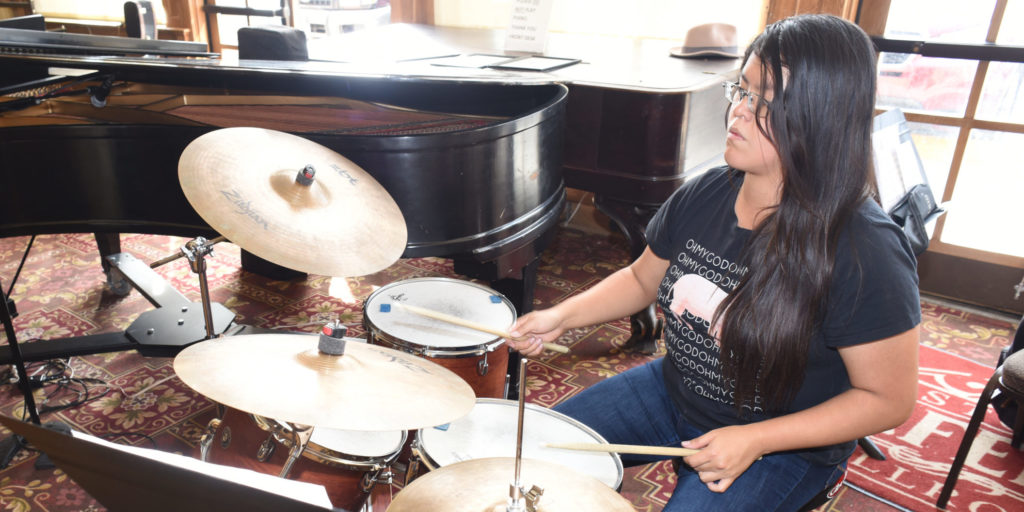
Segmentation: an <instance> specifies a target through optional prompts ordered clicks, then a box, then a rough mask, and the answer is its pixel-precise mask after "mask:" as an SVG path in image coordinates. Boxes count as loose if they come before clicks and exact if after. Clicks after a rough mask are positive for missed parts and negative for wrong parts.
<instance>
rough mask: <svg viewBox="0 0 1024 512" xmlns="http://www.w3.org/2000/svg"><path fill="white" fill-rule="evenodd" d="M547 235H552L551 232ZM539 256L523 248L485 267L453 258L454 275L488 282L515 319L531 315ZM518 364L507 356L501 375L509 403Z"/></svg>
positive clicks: (516, 391)
mask: <svg viewBox="0 0 1024 512" xmlns="http://www.w3.org/2000/svg"><path fill="white" fill-rule="evenodd" d="M551 232H552V233H553V231H551ZM542 245H543V246H546V245H547V242H546V241H544V242H542ZM540 252H541V251H540V250H538V249H537V248H535V247H526V248H523V249H521V250H519V251H514V252H513V253H510V254H506V255H504V256H503V257H502V258H500V259H499V261H492V262H487V263H479V262H476V261H473V260H471V259H468V258H455V260H454V262H455V273H457V274H461V275H464V276H468V277H472V278H476V279H483V280H485V281H488V282H489V283H490V285H491V288H493V289H494V290H495V291H497V292H499V293H501V294H502V295H504V296H505V297H506V298H508V300H509V301H511V302H512V305H513V306H515V308H516V315H517V317H518V316H522V315H525V314H526V313H529V312H530V311H533V294H534V289H535V285H536V284H537V267H538V266H539V265H540V257H539V255H540ZM506 257H507V258H506ZM525 257H529V258H531V259H530V261H529V263H526V264H525V265H524V266H522V267H521V268H520V269H519V270H516V268H515V267H516V266H518V265H522V259H521V258H525ZM502 276H513V277H502ZM519 360H520V356H519V352H515V351H513V352H512V353H510V354H509V360H508V369H507V370H506V371H507V373H506V375H505V376H506V382H507V383H508V389H507V390H506V393H505V398H507V399H509V400H516V399H518V398H519V374H518V373H517V372H516V370H517V369H518V368H519Z"/></svg>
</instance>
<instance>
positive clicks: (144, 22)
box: [124, 0, 156, 39]
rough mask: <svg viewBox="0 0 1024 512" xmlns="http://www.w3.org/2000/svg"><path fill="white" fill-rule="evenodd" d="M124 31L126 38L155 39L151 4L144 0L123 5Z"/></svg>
mask: <svg viewBox="0 0 1024 512" xmlns="http://www.w3.org/2000/svg"><path fill="white" fill-rule="evenodd" d="M124 31H125V34H127V35H128V37H134V38H137V39H156V14H155V13H154V12H153V3H152V2H148V1H145V0H142V1H135V2H125V3H124Z"/></svg>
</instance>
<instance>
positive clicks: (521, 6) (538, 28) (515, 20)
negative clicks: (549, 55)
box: [505, 0, 555, 53]
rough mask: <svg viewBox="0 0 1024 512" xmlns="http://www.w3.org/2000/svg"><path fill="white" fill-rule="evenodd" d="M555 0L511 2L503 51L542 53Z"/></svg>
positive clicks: (519, 0)
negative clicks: (510, 12) (510, 14)
mask: <svg viewBox="0 0 1024 512" xmlns="http://www.w3.org/2000/svg"><path fill="white" fill-rule="evenodd" d="M554 1H555V0H512V16H511V18H510V19H509V23H508V31H507V33H506V35H505V51H512V52H530V53H544V47H545V46H546V44H547V38H548V20H549V19H550V18H551V5H552V4H553V3H554Z"/></svg>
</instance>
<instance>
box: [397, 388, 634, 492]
mask: <svg viewBox="0 0 1024 512" xmlns="http://www.w3.org/2000/svg"><path fill="white" fill-rule="evenodd" d="M518 424H519V403H518V402H517V401H515V400H498V399H493V398H478V399H477V400H476V405H475V406H474V407H473V410H472V411H470V413H469V414H467V415H466V416H464V417H462V418H460V419H458V420H456V421H454V422H452V423H449V424H447V425H441V426H439V427H433V428H425V429H420V430H418V431H417V432H416V435H415V438H414V439H413V442H412V461H411V462H410V465H409V471H408V473H407V474H406V481H409V480H410V479H412V478H415V477H416V476H417V473H418V472H419V471H420V469H419V468H418V467H415V466H418V465H419V464H420V463H422V464H423V465H424V466H426V469H427V470H433V469H437V468H439V467H443V466H447V465H450V464H454V463H456V462H461V461H464V460H470V459H483V458H489V457H515V456H516V430H517V428H518ZM544 443H607V441H605V440H604V438H603V437H601V435H600V434H598V433H597V432H595V431H593V430H591V429H590V428H589V427H587V426H586V425H584V424H582V423H580V422H578V421H576V420H574V419H572V418H570V417H568V416H566V415H564V414H562V413H560V412H556V411H552V410H551V409H546V408H544V407H539V406H537V405H533V404H526V406H525V409H524V411H523V444H522V448H523V452H522V458H523V459H539V460H543V461H546V462H553V463H557V464H561V465H563V466H566V467H569V468H571V469H575V470H576V471H578V472H579V473H582V474H585V475H590V476H592V477H594V478H596V479H598V480H600V481H601V482H602V483H604V484H605V485H607V486H608V487H611V488H612V489H615V490H618V489H619V487H620V486H621V485H622V460H621V459H620V458H619V455H618V454H617V453H612V452H585V451H570V450H561V449H556V448H546V447H544V446H542V445H543V444H544Z"/></svg>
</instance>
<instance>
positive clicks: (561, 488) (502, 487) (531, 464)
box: [387, 457, 635, 512]
mask: <svg viewBox="0 0 1024 512" xmlns="http://www.w3.org/2000/svg"><path fill="white" fill-rule="evenodd" d="M514 479H515V459H514V458H506V457H495V458H483V459H471V460H466V461H462V462H457V463H455V464H451V465H448V466H444V467H441V468H438V469H435V470H433V471H431V472H429V473H427V474H426V475H423V476H421V477H419V478H417V479H416V480H413V481H412V483H411V484H409V485H406V486H405V488H404V489H402V490H401V491H399V493H398V495H396V496H395V499H394V500H393V501H392V502H391V505H390V506H389V507H388V509H387V512H419V511H422V510H433V511H437V512H505V510H507V508H508V497H509V486H510V484H511V483H512V482H513V480H514ZM519 481H520V484H521V485H522V486H523V487H524V491H529V490H530V489H531V488H532V487H533V486H535V485H536V486H538V487H540V488H542V489H544V494H543V495H541V497H540V500H539V501H538V508H537V510H538V512H563V511H564V512H570V511H571V512H576V511H578V510H586V511H588V512H618V511H624V512H625V511H629V512H632V511H634V510H635V509H634V508H633V506H632V505H630V504H629V501H628V500H626V498H623V497H622V496H620V495H619V494H618V493H617V492H615V491H614V490H612V489H611V488H610V487H608V486H607V485H605V484H603V483H601V482H600V481H599V480H598V479H596V478H594V477H592V476H588V475H584V474H581V473H577V472H575V471H573V470H572V469H570V468H567V467H565V466H562V465H560V464H555V463H552V462H546V461H542V460H536V459H522V467H521V472H520V477H519Z"/></svg>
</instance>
